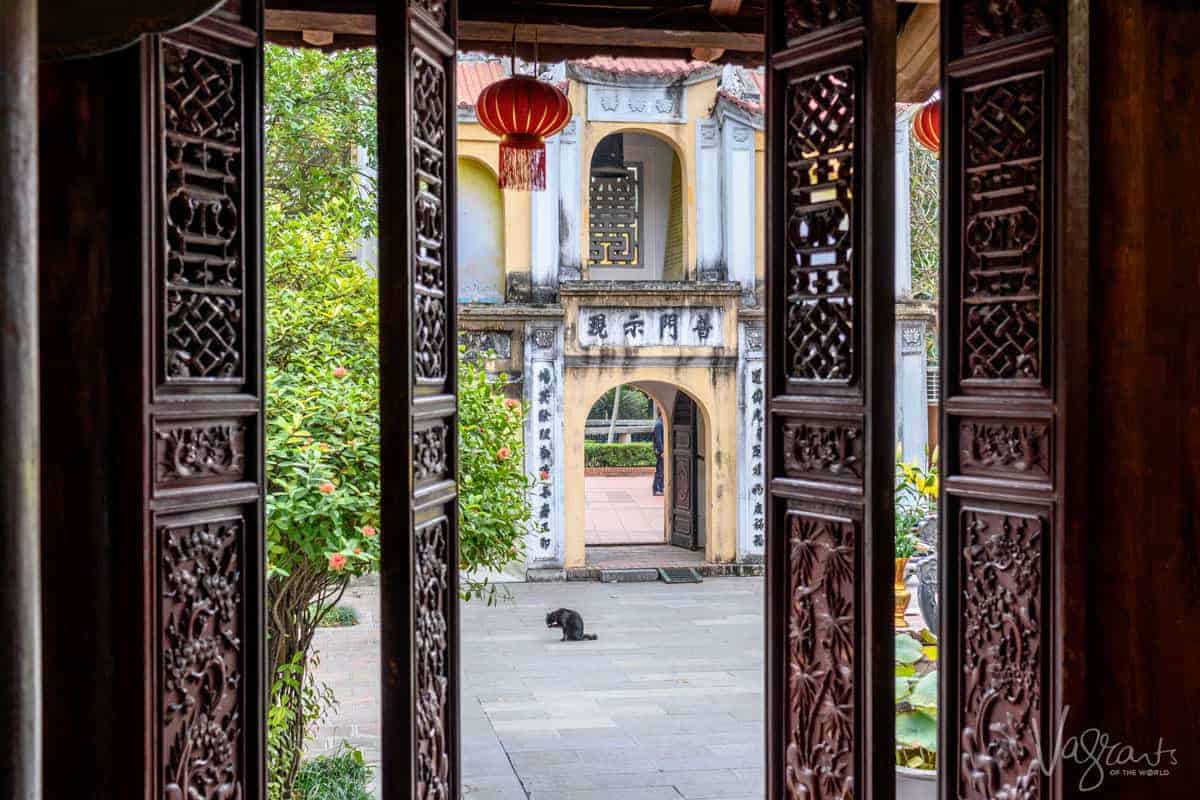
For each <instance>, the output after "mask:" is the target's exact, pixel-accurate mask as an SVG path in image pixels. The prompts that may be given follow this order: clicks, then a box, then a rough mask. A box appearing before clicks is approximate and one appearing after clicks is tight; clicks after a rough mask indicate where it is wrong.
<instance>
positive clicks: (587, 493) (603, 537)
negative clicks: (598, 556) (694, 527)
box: [583, 472, 667, 545]
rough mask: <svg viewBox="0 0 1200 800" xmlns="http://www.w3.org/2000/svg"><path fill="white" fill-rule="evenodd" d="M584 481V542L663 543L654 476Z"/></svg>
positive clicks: (595, 477) (599, 477)
mask: <svg viewBox="0 0 1200 800" xmlns="http://www.w3.org/2000/svg"><path fill="white" fill-rule="evenodd" d="M583 482H584V503H585V507H584V537H583V538H584V542H585V543H587V544H589V545H609V544H663V543H664V542H666V540H667V535H666V532H665V529H664V527H663V496H662V495H658V496H655V494H654V491H653V489H654V473H653V472H647V473H645V474H635V475H588V476H587V477H585V478H584V479H583Z"/></svg>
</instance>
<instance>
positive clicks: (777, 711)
mask: <svg viewBox="0 0 1200 800" xmlns="http://www.w3.org/2000/svg"><path fill="white" fill-rule="evenodd" d="M767 8H768V14H769V19H768V21H767V32H768V44H767V76H768V77H767V82H768V93H767V105H768V125H767V142H768V144H767V151H768V161H767V181H768V189H767V226H768V227H767V276H766V282H767V292H768V306H767V336H768V345H769V346H768V351H767V352H768V355H767V366H768V396H769V397H770V407H769V412H770V423H769V425H768V428H767V431H768V432H767V448H768V459H767V467H768V474H769V476H770V487H769V488H770V503H769V505H768V510H767V529H768V539H767V544H766V549H767V559H768V566H767V570H768V587H767V636H766V640H767V681H768V684H767V787H768V796H769V797H770V798H771V800H776V799H777V798H791V799H794V800H799V799H800V798H804V800H820V799H821V798H843V797H851V796H854V797H863V798H888V797H891V796H892V790H893V785H894V781H895V775H894V773H895V759H894V756H893V755H892V753H893V716H894V713H895V710H894V688H893V678H892V672H893V658H892V647H893V645H892V620H891V611H890V605H891V601H892V578H893V554H894V547H893V540H892V539H893V535H894V532H893V523H892V517H893V513H892V480H893V469H894V467H893V458H894V455H893V454H894V448H895V444H894V441H893V435H894V424H893V384H894V378H893V369H894V364H893V361H894V358H893V340H894V333H893V325H894V320H893V315H894V310H893V285H894V279H893V263H892V252H893V226H894V210H893V206H894V183H893V176H894V174H895V173H894V163H893V159H894V151H895V143H894V135H895V130H894V125H895V105H894V99H895V85H896V74H895V41H896V20H895V15H896V3H895V2H894V0H861V1H860V0H819V1H818V0H774V2H770V3H768V4H767Z"/></svg>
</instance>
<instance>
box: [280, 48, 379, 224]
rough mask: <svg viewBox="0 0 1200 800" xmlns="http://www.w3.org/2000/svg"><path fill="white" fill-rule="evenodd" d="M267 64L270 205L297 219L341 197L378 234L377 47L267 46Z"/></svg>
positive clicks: (350, 218)
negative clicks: (330, 49) (333, 50)
mask: <svg viewBox="0 0 1200 800" xmlns="http://www.w3.org/2000/svg"><path fill="white" fill-rule="evenodd" d="M265 61H266V63H265V68H264V73H263V84H264V87H263V88H264V100H265V102H264V106H263V124H264V127H265V129H266V165H265V167H266V181H265V183H266V186H265V188H266V195H267V207H268V209H271V208H275V209H278V211H279V213H281V214H283V215H285V216H286V217H288V218H294V217H297V216H301V217H302V216H303V215H307V214H312V213H314V212H318V211H321V210H322V209H323V208H324V207H325V206H326V204H327V203H329V202H330V201H337V202H338V203H341V204H343V206H344V208H345V209H346V217H345V221H346V222H348V223H349V224H351V225H352V226H354V227H356V228H358V229H359V231H360V232H362V233H370V232H372V231H374V229H375V220H376V214H375V208H376V187H375V180H374V178H373V177H372V175H373V172H372V171H373V169H374V167H375V165H376V163H377V153H378V148H377V130H376V124H375V51H374V50H373V49H368V48H363V49H356V50H343V51H341V52H338V53H332V54H327V53H322V52H320V51H318V50H311V49H307V48H306V49H294V48H289V47H277V46H275V45H267V47H266V50H265ZM360 151H361V152H362V153H364V154H365V164H360V163H359V158H358V153H359V152H360ZM268 244H270V242H268Z"/></svg>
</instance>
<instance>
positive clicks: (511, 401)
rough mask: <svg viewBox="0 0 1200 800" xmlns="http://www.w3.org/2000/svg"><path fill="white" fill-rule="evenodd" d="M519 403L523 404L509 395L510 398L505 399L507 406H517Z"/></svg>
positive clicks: (505, 405)
mask: <svg viewBox="0 0 1200 800" xmlns="http://www.w3.org/2000/svg"><path fill="white" fill-rule="evenodd" d="M519 405H521V404H520V403H519V402H517V401H516V400H513V399H512V398H511V397H509V398H508V399H506V400H505V401H504V407H505V408H516V407H517V406H519Z"/></svg>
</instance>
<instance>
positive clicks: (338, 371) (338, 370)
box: [333, 367, 350, 378]
mask: <svg viewBox="0 0 1200 800" xmlns="http://www.w3.org/2000/svg"><path fill="white" fill-rule="evenodd" d="M349 372H350V370H348V369H346V368H345V367H334V368H333V377H335V378H344V377H346V375H347V374H348V373H349Z"/></svg>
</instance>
